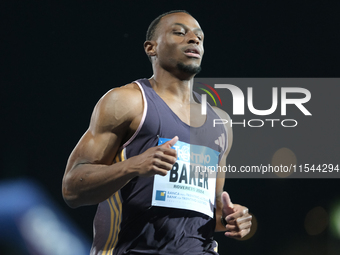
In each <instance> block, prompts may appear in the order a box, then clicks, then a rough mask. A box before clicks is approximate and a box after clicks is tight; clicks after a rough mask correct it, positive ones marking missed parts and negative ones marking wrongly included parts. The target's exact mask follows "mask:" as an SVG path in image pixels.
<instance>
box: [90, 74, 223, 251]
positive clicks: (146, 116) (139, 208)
mask: <svg viewBox="0 0 340 255" xmlns="http://www.w3.org/2000/svg"><path fill="white" fill-rule="evenodd" d="M135 83H136V84H137V85H138V86H139V88H140V90H141V92H142V96H143V103H144V109H143V116H142V120H141V123H140V124H139V127H138V129H137V130H136V132H135V134H134V135H133V136H132V137H131V138H130V139H129V140H128V141H127V142H126V143H125V144H124V145H123V146H122V148H121V149H120V150H119V153H118V154H117V156H116V159H115V162H119V161H123V160H126V159H128V158H130V157H133V156H136V155H139V154H141V153H143V152H144V151H146V150H147V149H149V148H151V147H154V146H157V145H158V144H159V138H168V139H171V138H173V137H174V136H178V137H179V140H180V141H181V142H183V143H186V144H190V145H199V146H205V147H207V148H209V150H210V149H211V150H214V151H217V152H219V156H218V162H219V161H220V159H221V156H222V155H223V153H224V152H225V150H226V148H227V147H228V146H227V133H226V130H225V128H224V125H216V127H213V119H220V117H219V116H218V115H217V114H216V113H215V111H214V110H213V109H212V108H211V107H210V105H209V104H208V105H207V115H206V116H207V118H206V121H205V123H204V124H203V125H202V126H201V127H190V126H189V125H187V124H186V123H184V122H183V121H182V120H181V119H180V118H179V117H178V116H177V115H176V114H175V113H174V112H173V111H172V110H171V109H170V108H169V106H168V105H167V104H166V103H165V102H164V101H163V100H162V98H161V97H160V96H159V95H158V94H157V93H156V92H155V91H154V89H153V88H152V87H151V84H150V82H149V80H148V79H140V80H138V81H136V82H135ZM195 96H196V98H197V100H198V101H199V100H200V96H199V95H198V94H196V95H195ZM222 141H223V142H222ZM166 178H169V177H166ZM154 180H155V176H153V177H135V178H133V179H132V180H130V182H129V183H127V184H126V185H125V186H124V187H123V188H122V189H121V190H119V191H118V192H116V193H115V194H113V195H112V196H111V197H110V198H109V199H107V200H106V201H103V202H101V203H100V204H99V205H98V209H97V213H96V216H95V219H94V224H93V225H94V226H93V227H94V240H93V244H92V249H91V254H92V255H97V254H98V255H99V254H100V255H109V254H110V255H111V254H195V255H199V254H217V253H216V252H215V251H214V248H215V247H214V245H215V242H214V241H213V233H214V230H215V222H216V221H215V219H214V216H212V217H210V216H208V215H206V214H204V213H201V212H198V211H195V210H188V209H178V208H169V207H162V206H154V205H152V203H153V202H152V201H153V185H154ZM214 181H215V182H216V180H215V179H214ZM182 183H184V181H183V182H182ZM179 184H180V183H179ZM195 184H196V186H197V185H198V184H197V183H196V182H195ZM201 185H203V184H202V183H201ZM207 185H208V184H207ZM182 186H183V187H184V186H185V187H187V186H188V185H179V187H180V188H181V187H182ZM192 189H196V187H192ZM200 189H201V188H200ZM157 192H158V191H157ZM164 193H165V192H160V193H157V194H156V199H157V196H162V195H163V197H160V200H162V199H163V200H165V197H164ZM168 193H169V192H168ZM154 198H155V197H154ZM158 199H159V198H158ZM156 201H157V200H156ZM213 201H214V200H213ZM212 210H213V214H212V215H214V208H213V209H212Z"/></svg>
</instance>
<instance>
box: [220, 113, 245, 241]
mask: <svg viewBox="0 0 340 255" xmlns="http://www.w3.org/2000/svg"><path fill="white" fill-rule="evenodd" d="M214 109H215V111H216V113H217V114H218V115H219V116H220V118H222V119H226V120H228V123H227V124H225V127H226V129H227V133H228V148H227V150H226V152H225V153H224V155H223V157H222V159H221V162H220V166H221V169H223V166H225V165H226V160H227V156H228V154H229V151H230V149H231V145H232V140H233V134H232V129H231V126H230V117H229V115H228V114H227V113H225V112H224V111H222V110H220V109H216V108H214ZM224 183H225V173H224V172H219V173H218V175H217V179H216V228H215V231H225V233H224V235H225V236H228V237H232V238H235V239H239V238H242V237H244V236H245V235H247V234H248V233H249V232H250V227H251V220H252V216H251V215H250V214H249V213H248V208H246V207H244V206H242V205H239V204H233V203H232V202H231V200H230V197H229V194H228V193H227V192H225V191H223V188H224ZM222 218H223V219H224V221H225V222H226V223H227V224H224V223H223V222H222V220H221V219H222Z"/></svg>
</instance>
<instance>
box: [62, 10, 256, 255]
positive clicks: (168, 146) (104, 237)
mask: <svg viewBox="0 0 340 255" xmlns="http://www.w3.org/2000/svg"><path fill="white" fill-rule="evenodd" d="M203 39H204V34H203V31H202V29H201V28H200V25H199V24H198V22H197V21H196V20H195V19H194V18H193V17H192V16H191V15H190V14H188V13H187V12H185V11H172V12H169V13H166V14H163V15H161V16H159V17H158V18H156V19H155V20H154V21H153V22H152V23H151V25H150V27H149V29H148V32H147V40H146V42H145V43H144V49H145V52H146V54H147V55H148V57H149V59H150V61H151V63H152V68H153V76H152V77H151V78H150V79H140V80H138V81H135V82H132V83H130V84H127V85H125V86H122V87H119V88H115V89H112V90H110V91H109V92H107V93H106V94H105V95H104V96H103V97H102V98H101V99H100V100H99V102H98V103H97V105H96V106H95V109H94V111H93V114H92V117H91V122H90V126H89V128H88V130H87V131H86V132H85V134H84V135H83V137H82V138H81V139H80V141H79V142H78V144H77V145H76V147H75V149H74V150H73V152H72V153H71V155H70V157H69V160H68V163H67V166H66V170H65V175H64V178H63V186H62V191H63V196H64V199H65V201H66V203H67V204H68V205H69V206H71V207H79V206H83V205H94V204H98V210H97V213H96V216H95V220H94V240H93V245H92V249H91V254H195V255H198V254H217V252H216V249H215V248H216V247H215V246H216V244H215V242H214V241H213V232H214V231H225V235H226V236H228V237H233V238H242V237H243V236H245V235H246V234H248V233H249V231H250V226H251V215H249V214H248V209H247V208H246V207H243V206H241V205H236V204H232V203H231V201H230V198H229V195H228V194H227V193H226V192H223V186H224V181H225V178H224V175H223V173H218V176H217V178H210V176H208V175H207V174H205V173H200V172H199V171H198V173H197V172H196V173H195V169H201V168H202V167H203V166H204V164H205V163H208V164H215V163H216V164H219V165H220V166H223V165H225V163H226V157H227V154H228V152H229V150H230V147H231V143H232V133H231V129H230V127H227V126H226V127H224V126H222V127H216V128H212V120H213V119H214V118H222V119H227V118H228V115H227V114H226V113H225V112H223V111H222V110H220V109H217V108H214V109H213V108H212V107H210V106H208V109H207V115H201V114H200V111H201V106H200V104H199V103H196V102H195V101H199V100H200V98H199V96H198V95H193V92H192V83H193V78H194V76H195V74H196V73H197V72H199V70H200V64H201V60H202V57H203V52H204V50H203ZM127 54H128V52H127ZM193 97H195V100H193ZM220 126H221V125H220ZM219 140H220V141H225V143H216V142H215V141H219ZM224 144H225V145H224ZM188 148H190V150H188ZM190 153H191V154H190ZM202 153H205V155H208V156H209V162H210V163H209V162H205V163H204V162H203V161H202V160H200V158H199V156H197V155H203V154H202ZM192 155H194V156H192ZM195 155H196V156H195ZM193 161H195V162H194V163H195V167H194V166H193ZM196 161H197V162H196ZM197 166H198V168H196V167H197Z"/></svg>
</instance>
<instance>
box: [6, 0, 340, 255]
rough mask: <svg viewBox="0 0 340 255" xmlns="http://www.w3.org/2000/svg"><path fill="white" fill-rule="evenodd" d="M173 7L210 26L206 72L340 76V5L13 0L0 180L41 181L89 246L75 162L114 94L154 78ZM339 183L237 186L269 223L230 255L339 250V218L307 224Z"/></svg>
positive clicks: (88, 214)
mask: <svg viewBox="0 0 340 255" xmlns="http://www.w3.org/2000/svg"><path fill="white" fill-rule="evenodd" d="M173 9H185V10H187V11H189V12H190V13H191V14H192V15H193V16H194V17H195V18H196V19H197V20H198V21H199V23H200V25H201V27H202V29H203V30H204V33H205V42H204V47H205V55H204V59H203V64H202V72H201V73H200V74H199V75H198V76H199V77H339V74H340V71H339V70H340V64H339V63H340V62H339V56H340V54H339V45H340V33H339V24H340V18H339V11H340V3H339V2H338V1H327V2H326V1H313V0H311V1H295V2H294V3H293V2H289V3H288V2H286V1H223V2H212V1H209V2H206V1H178V2H176V1H172V2H171V3H170V2H165V1H155V2H153V1H139V2H137V1H136V2H132V1H131V2H130V1H125V2H122V1H119V2H118V1H6V2H5V1H2V2H1V4H0V15H1V16H0V17H1V22H0V26H1V34H0V42H1V55H0V59H1V76H0V77H1V81H0V82H1V93H0V102H1V109H2V115H1V134H2V137H1V138H2V139H1V159H0V160H1V175H0V177H1V179H13V178H21V177H28V178H31V179H34V180H37V181H38V182H39V183H40V184H41V185H42V186H43V188H44V189H45V190H46V192H47V194H49V195H50V197H51V198H52V199H53V200H54V201H55V202H56V203H57V204H58V206H59V207H60V208H61V210H62V211H63V212H64V213H65V214H67V215H69V217H71V218H72V219H73V220H74V221H75V223H76V224H77V226H79V228H80V229H81V230H83V231H84V233H85V234H86V235H87V236H88V237H89V239H91V237H92V220H93V216H94V213H95V210H96V206H88V207H81V208H78V209H71V208H69V207H67V205H66V204H65V203H64V201H63V199H62V196H61V180H62V177H63V173H64V169H65V165H66V161H67V158H68V156H69V154H70V152H71V151H72V149H73V148H74V146H75V144H76V143H77V141H78V140H79V138H80V137H81V135H82V134H83V133H84V132H85V130H86V129H87V127H88V124H89V120H90V116H91V112H92V109H93V107H94V105H95V104H96V102H97V101H98V99H99V98H100V97H101V96H102V95H103V94H104V93H105V92H106V91H108V90H109V89H111V88H113V87H116V86H121V85H124V84H126V83H129V82H131V81H133V80H136V79H138V78H144V77H146V78H148V77H150V76H151V75H152V69H151V65H150V63H149V61H148V59H147V57H146V55H145V53H144V50H143V42H144V40H145V33H146V30H147V27H148V25H149V23H150V22H151V21H152V20H153V19H154V18H155V17H157V16H158V15H159V14H161V13H163V12H166V11H169V10H173ZM325 103H327V102H325ZM338 117H339V116H329V123H327V124H329V125H333V124H332V118H338ZM315 121H317V120H315ZM321 132H327V126H325V130H321ZM311 139H313V137H311ZM234 143H235V144H237V132H235V138H234ZM334 143H335V144H336V148H338V147H339V140H337V141H335V142H334ZM332 146H334V145H332ZM259 149H261V148H259ZM327 149H328V148H327V145H325V146H324V147H323V148H320V151H321V150H323V152H324V153H325V151H326V152H327ZM240 156H242V155H240V154H239V153H238V151H233V150H232V151H231V153H230V158H231V159H232V158H237V157H240ZM306 163H308V162H306ZM324 163H328V162H324ZM338 163H340V162H338ZM338 183H339V181H338V179H246V180H245V179H229V180H227V184H226V190H227V191H229V193H230V195H231V198H232V200H233V202H235V203H240V204H244V205H246V206H247V207H249V208H250V211H251V212H252V213H254V215H255V216H256V219H257V222H258V226H257V231H256V233H255V235H254V236H253V237H251V238H250V239H249V240H246V241H235V240H231V239H227V238H223V236H222V234H217V235H216V238H217V240H218V241H219V245H220V254H322V255H323V254H340V250H339V249H338V248H339V247H338V246H336V244H337V243H339V239H337V238H336V237H334V236H332V235H331V234H330V230H329V228H330V224H331V223H329V224H328V227H327V228H326V230H325V231H323V232H322V233H321V234H319V235H313V236H311V235H308V234H307V232H306V230H305V228H304V221H305V217H306V214H307V213H308V212H309V211H310V210H311V209H312V208H314V207H316V206H321V207H323V208H324V209H325V210H326V211H327V213H330V210H331V207H332V205H333V204H334V203H335V201H337V200H339V199H340V190H339V184H338ZM339 217H340V216H339ZM334 247H335V248H334ZM2 250H3V252H1V251H2ZM10 250H11V248H10V247H8V246H7V245H6V244H1V246H0V253H1V254H17V253H14V252H15V251H13V253H11V252H10ZM13 250H15V249H14V248H13ZM5 251H6V253H5ZM227 251H228V252H227ZM18 254H20V253H18Z"/></svg>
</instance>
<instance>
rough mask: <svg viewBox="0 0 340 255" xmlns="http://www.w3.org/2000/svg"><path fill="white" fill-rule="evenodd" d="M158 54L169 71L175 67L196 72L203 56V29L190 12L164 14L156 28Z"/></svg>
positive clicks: (160, 61) (160, 60) (158, 57)
mask: <svg viewBox="0 0 340 255" xmlns="http://www.w3.org/2000/svg"><path fill="white" fill-rule="evenodd" d="M155 38H156V42H157V45H156V56H157V61H158V62H159V65H161V66H162V68H164V69H165V70H167V71H171V70H174V69H177V70H181V71H184V72H187V73H191V74H195V73H197V72H198V71H199V70H200V65H201V60H202V57H203V53H204V49H203V39H204V35H203V31H202V29H201V28H200V25H199V24H198V22H197V21H196V20H195V19H194V18H193V17H192V16H190V15H189V14H186V13H183V12H179V13H172V14H169V15H166V16H164V17H163V18H162V19H161V21H160V23H159V24H158V27H157V29H156V34H155Z"/></svg>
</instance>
